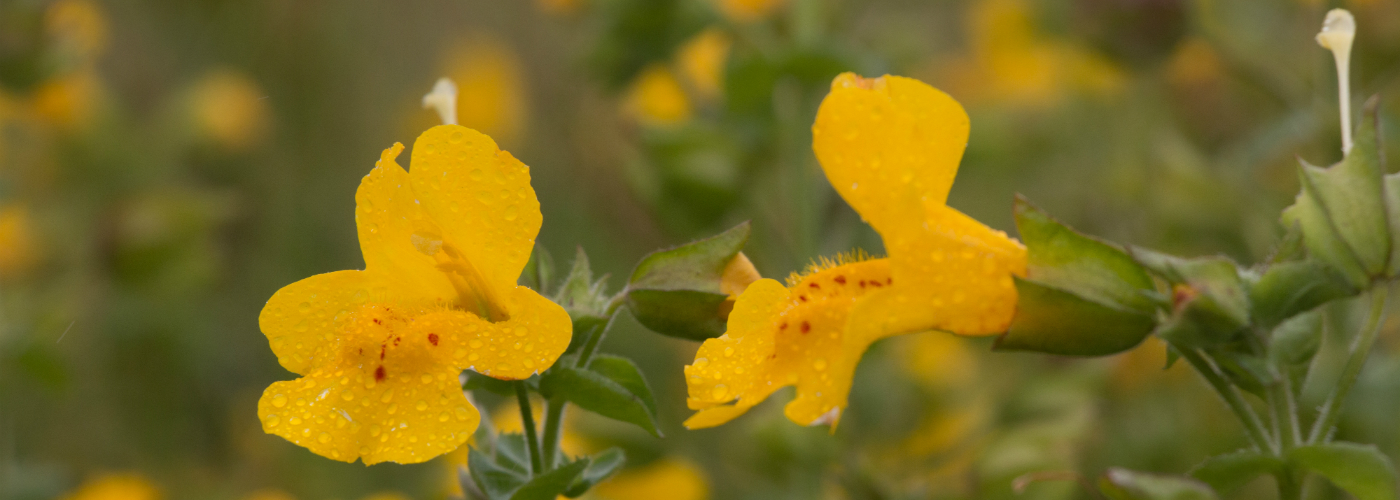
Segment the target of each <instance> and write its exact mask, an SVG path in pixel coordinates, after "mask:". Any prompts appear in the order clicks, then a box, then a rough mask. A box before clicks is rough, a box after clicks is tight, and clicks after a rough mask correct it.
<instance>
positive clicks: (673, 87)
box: [625, 64, 691, 126]
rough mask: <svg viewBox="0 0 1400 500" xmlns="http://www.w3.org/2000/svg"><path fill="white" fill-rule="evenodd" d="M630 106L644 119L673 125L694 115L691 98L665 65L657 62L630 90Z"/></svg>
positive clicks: (628, 93) (632, 112)
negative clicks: (692, 113)
mask: <svg viewBox="0 0 1400 500" xmlns="http://www.w3.org/2000/svg"><path fill="white" fill-rule="evenodd" d="M625 106H626V109H627V111H628V112H629V113H630V114H631V115H632V116H634V117H636V118H637V119H638V120H639V121H641V122H642V123H645V124H648V125H655V126H672V125H677V124H680V123H682V122H684V121H686V120H689V119H690V113H691V109H690V108H691V106H690V98H689V97H687V96H686V95H685V89H684V88H682V87H681V83H680V81H679V80H677V79H676V75H675V73H672V72H671V70H670V69H668V68H667V67H666V66H665V65H662V64H653V65H651V66H649V67H647V68H646V69H645V70H643V71H642V72H641V74H639V75H637V79H636V81H634V82H632V86H631V87H630V88H629V89H628V90H627V96H626V104H625Z"/></svg>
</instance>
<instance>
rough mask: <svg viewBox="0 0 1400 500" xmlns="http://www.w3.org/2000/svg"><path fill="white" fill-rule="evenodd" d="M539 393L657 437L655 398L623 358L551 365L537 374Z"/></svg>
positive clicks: (595, 359)
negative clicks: (540, 374)
mask: <svg viewBox="0 0 1400 500" xmlns="http://www.w3.org/2000/svg"><path fill="white" fill-rule="evenodd" d="M540 394H541V395H543V396H544V397H545V398H547V399H554V398H556V397H560V398H563V399H565V400H567V401H569V402H570V403H573V404H576V405H578V406H579V407H580V408H583V409H585V410H588V411H591V412H593V413H597V414H599V415H602V416H605V417H608V418H611V419H614V420H620V421H623V422H627V423H631V424H635V425H637V426H638V427H641V428H642V429H645V430H646V431H647V432H650V433H651V434H652V435H653V436H656V437H661V431H660V430H658V429H657V428H656V398H655V397H653V396H652V394H651V389H650V387H649V386H648V385H647V383H646V379H645V378H643V377H642V373H641V370H638V369H637V366H636V365H634V364H632V362H631V361H630V360H628V359H627V358H622V357H617V356H608V355H598V356H596V357H594V358H593V360H592V361H590V362H589V363H588V368H578V367H574V366H571V365H570V364H568V363H558V364H555V365H554V366H553V367H551V368H550V369H549V370H547V371H545V373H544V374H543V375H542V376H541V377H540Z"/></svg>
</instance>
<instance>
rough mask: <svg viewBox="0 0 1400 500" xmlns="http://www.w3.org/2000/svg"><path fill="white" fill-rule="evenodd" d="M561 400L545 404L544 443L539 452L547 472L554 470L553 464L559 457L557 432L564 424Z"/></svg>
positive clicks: (563, 402)
mask: <svg viewBox="0 0 1400 500" xmlns="http://www.w3.org/2000/svg"><path fill="white" fill-rule="evenodd" d="M566 404H568V403H566V402H565V401H564V400H563V399H557V400H549V401H546V402H545V411H544V442H543V443H540V444H541V451H543V452H544V465H545V468H546V469H548V470H553V469H554V462H555V460H557V458H556V457H558V456H559V430H560V428H561V427H563V422H564V405H566Z"/></svg>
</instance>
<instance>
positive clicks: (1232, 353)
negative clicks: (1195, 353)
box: [1207, 342, 1273, 398]
mask: <svg viewBox="0 0 1400 500" xmlns="http://www.w3.org/2000/svg"><path fill="white" fill-rule="evenodd" d="M1242 344H1243V343H1242V342H1236V343H1233V344H1231V345H1227V346H1224V348H1220V349H1211V350H1208V351H1207V352H1209V353H1210V354H1211V359H1213V360H1215V364H1216V365H1218V366H1219V367H1220V370H1221V371H1222V372H1224V373H1225V378H1228V379H1230V382H1231V383H1234V384H1235V386H1237V387H1239V388H1240V389H1243V390H1244V391H1246V392H1249V393H1251V394H1254V395H1255V396H1259V397H1260V398H1263V397H1265V394H1264V390H1265V386H1266V384H1268V383H1269V381H1271V380H1273V377H1272V376H1271V375H1270V372H1269V365H1268V362H1267V361H1266V360H1265V359H1264V358H1262V357H1259V356H1256V355H1254V354H1251V353H1249V352H1248V350H1247V348H1246V347H1245V346H1244V345H1242Z"/></svg>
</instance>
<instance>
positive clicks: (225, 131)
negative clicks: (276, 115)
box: [190, 69, 270, 151]
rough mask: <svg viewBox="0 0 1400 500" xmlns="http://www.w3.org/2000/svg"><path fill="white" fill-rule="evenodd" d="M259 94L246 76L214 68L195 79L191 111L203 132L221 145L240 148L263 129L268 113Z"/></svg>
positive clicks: (234, 148)
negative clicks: (196, 80)
mask: <svg viewBox="0 0 1400 500" xmlns="http://www.w3.org/2000/svg"><path fill="white" fill-rule="evenodd" d="M263 98H264V95H263V93H262V90H261V89H260V88H259V87H258V84H257V83H254V82H253V81H252V80H250V79H249V78H248V77H247V76H244V75H243V74H242V73H239V72H237V71H233V70H230V69H216V70H213V71H210V72H209V73H208V74H206V75H204V77H203V78H201V79H200V80H199V82H197V83H195V85H194V88H193V90H192V92H191V101H190V105H191V112H192V114H193V116H194V120H195V124H196V125H197V126H198V128H199V130H200V131H201V132H202V133H203V134H204V135H206V136H207V137H209V138H211V139H213V140H214V142H216V143H218V144H219V145H220V146H223V147H224V148H227V149H230V150H234V151H238V150H244V149H247V148H248V147H250V146H253V145H254V144H256V143H257V142H258V141H259V140H261V139H262V138H263V137H264V134H266V132H267V123H268V118H269V114H270V113H269V111H268V109H267V101H266V100H264V99H263Z"/></svg>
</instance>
